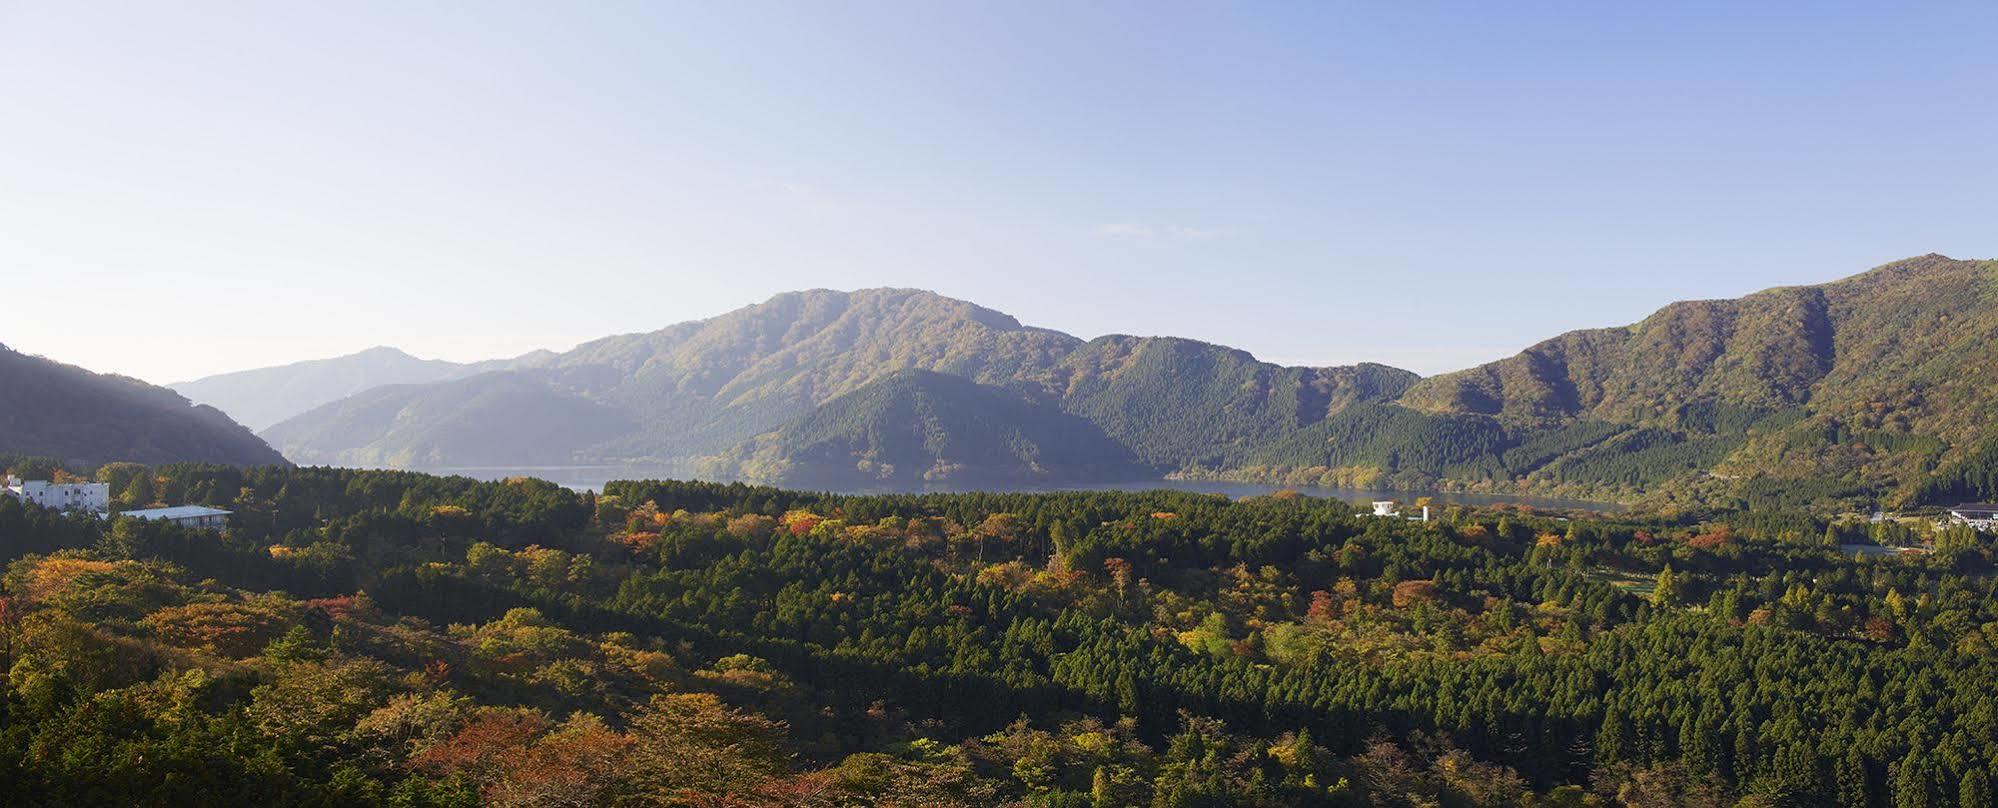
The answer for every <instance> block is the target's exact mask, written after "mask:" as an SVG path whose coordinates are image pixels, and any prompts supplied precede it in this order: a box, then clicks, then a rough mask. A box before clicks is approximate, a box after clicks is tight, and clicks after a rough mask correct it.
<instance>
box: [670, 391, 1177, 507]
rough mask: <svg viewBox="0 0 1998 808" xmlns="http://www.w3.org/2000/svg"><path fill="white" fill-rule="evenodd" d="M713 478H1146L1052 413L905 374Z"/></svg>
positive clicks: (1122, 452) (842, 483)
mask: <svg viewBox="0 0 1998 808" xmlns="http://www.w3.org/2000/svg"><path fill="white" fill-rule="evenodd" d="M708 471H709V473H710V474H712V475H713V476H717V477H721V478H724V479H728V478H741V479H747V480H751V481H756V482H776V483H787V484H792V485H800V486H808V487H821V486H823V487H831V488H865V487H867V486H869V485H878V484H884V483H889V484H897V485H901V486H912V485H922V484H925V483H934V482H950V483H953V484H956V485H963V486H976V485H995V486H1002V487H1004V486H1012V485H1021V484H1034V483H1040V484H1051V483H1061V482H1105V481H1115V480H1130V479H1143V478H1145V477H1146V476H1147V471H1146V470H1145V469H1144V468H1143V467H1142V466H1140V465H1139V464H1138V463H1136V462H1135V461H1134V460H1133V459H1132V457H1131V453H1130V451H1129V450H1128V449H1125V448H1124V447H1123V446H1121V445H1119V444H1118V443H1117V442H1116V441H1113V440H1111V439H1110V438H1109V437H1107V436H1105V435H1104V434H1103V431H1102V430H1101V429H1098V428H1097V427H1096V426H1095V425H1094V424H1091V423H1089V422H1088V421H1085V420H1083V419H1081V418H1078V417H1075V416H1073V415H1069V414H1068V413H1065V412H1062V411H1061V410H1060V409H1058V408H1056V407H1055V406H1053V405H1051V404H1046V403H1042V402H1037V401H1033V400H1030V399H1028V398H1027V397H1025V396H1023V395H1021V394H1020V393H1017V392H1013V391H1008V390H1004V389H1001V388H996V387H990V386H986V385H981V384H978V383H977V382H973V381H971V380H969V379H964V378H960V377H956V376H948V375H944V374H941V373H933V372H930V371H926V370H905V371H901V372H898V373H895V374H893V375H890V376H888V377H886V378H883V379H880V380H878V381H874V382H870V383H868V384H866V385H864V386H862V387H861V388H859V389H857V390H854V391H853V392H850V393H846V394H843V395H840V396H838V397H836V398H834V399H833V400H831V401H828V402H826V403H825V404H822V405H820V406H818V407H817V408H815V409H813V410H812V411H811V412H810V413H807V414H805V415H804V416H801V417H800V418H798V419H797V420H795V421H793V422H792V423H790V424H788V425H786V426H785V427H784V428H782V429H779V430H777V431H775V432H772V433H770V434H768V435H765V436H762V437H760V438H757V439H756V440H753V441H751V442H748V443H745V444H743V445H742V446H739V447H737V448H736V449H734V450H732V451H730V452H729V453H728V454H726V455H723V456H722V457H720V458H717V459H716V460H714V461H712V462H711V463H710V468H709V469H708Z"/></svg>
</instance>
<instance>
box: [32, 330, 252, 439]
mask: <svg viewBox="0 0 1998 808" xmlns="http://www.w3.org/2000/svg"><path fill="white" fill-rule="evenodd" d="M0 452H6V453H10V454H16V455H33V456H43V457H51V458H56V459H58V460H62V461H65V462H67V463H70V464H74V465H79V466H84V467H90V466H96V465H100V464H103V463H108V462H112V461H118V460H129V461H135V462H141V463H173V462H206V463H226V464H230V465H238V466H260V465H272V464H277V465H282V464H284V463H285V460H284V458H283V457H282V456H280V455H279V454H278V453H277V452H276V451H274V450H273V449H271V447H270V446H268V445H266V444H265V443H264V442H263V441H262V440H260V439H258V438H257V436H256V435H254V434H252V433H251V432H250V430H248V429H245V428H244V427H242V426H241V425H239V424H237V423H235V422H234V421H231V420H229V417H228V416H227V415H224V414H222V412H221V411H219V410H217V409H215V408H214V407H208V406H202V405H193V404H190V403H189V402H188V400H187V399H185V398H182V397H181V396H180V395H178V394H176V393H174V392H173V391H172V390H167V389H165V388H160V387H154V386H152V385H149V384H146V383H145V382H141V381H139V380H137V379H131V378H127V377H124V376H115V375H110V374H99V373H92V372H90V371H88V370H85V369H83V368H80V367H76V366H74V365H65V364H61V363H59V362H55V361H51V360H48V359H44V358H42V357H39V356H29V355H26V354H22V353H18V352H16V351H13V350H11V349H9V348H7V347H6V346H4V345H0Z"/></svg>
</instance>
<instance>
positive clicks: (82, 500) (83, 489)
mask: <svg viewBox="0 0 1998 808" xmlns="http://www.w3.org/2000/svg"><path fill="white" fill-rule="evenodd" d="M7 493H8V494H11V495H13V497H14V498H15V499H19V500H21V501H23V502H31V503H34V504H36V505H40V506H42V507H44V508H54V509H56V510H59V511H89V512H91V513H103V512H105V511H107V510H109V509H110V508H111V486H110V485H108V484H105V483H52V482H49V481H47V480H21V479H17V478H14V477H8V478H7Z"/></svg>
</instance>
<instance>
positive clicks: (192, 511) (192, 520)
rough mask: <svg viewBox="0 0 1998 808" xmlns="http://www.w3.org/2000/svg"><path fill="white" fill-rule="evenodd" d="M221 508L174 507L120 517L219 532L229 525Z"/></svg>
mask: <svg viewBox="0 0 1998 808" xmlns="http://www.w3.org/2000/svg"><path fill="white" fill-rule="evenodd" d="M231 513H234V511H225V510H222V509H221V508H208V507H203V506H201V505H176V506H174V507H171V508H147V509H145V510H142V511H126V512H124V513H123V514H120V515H121V516H129V517H132V518H133V519H145V520H148V521H155V520H164V521H168V522H172V523H174V524H176V525H180V526H181V527H191V528H198V529H201V530H221V529H222V528H224V527H227V526H228V525H229V514H231Z"/></svg>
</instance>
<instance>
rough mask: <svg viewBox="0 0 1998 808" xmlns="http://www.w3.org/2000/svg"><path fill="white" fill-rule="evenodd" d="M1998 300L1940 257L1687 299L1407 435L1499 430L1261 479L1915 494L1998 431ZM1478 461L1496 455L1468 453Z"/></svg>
mask: <svg viewBox="0 0 1998 808" xmlns="http://www.w3.org/2000/svg"><path fill="white" fill-rule="evenodd" d="M1994 302H1998V262H1992V261H1958V260H1953V259H1949V258H1946V257H1943V256H1939V255H1928V256H1923V257H1920V258H1914V259H1909V260H1906V261H1899V262H1896V263H1893V264H1888V265H1886V266H1883V267H1879V268H1876V269H1874V270H1871V271H1869V272H1866V273H1863V274H1860V275H1856V276H1853V277H1850V278H1846V279H1844V280H1840V281H1835V282H1832V283H1827V284H1823V285H1819V286H1805V287H1791V288H1781V289H1771V290H1768V291H1765V292H1759V293H1756V294H1753V295H1749V296H1747V297H1743V298H1740V299H1737V300H1712V301H1694V302H1684V303H1674V304H1672V305H1670V306H1667V307H1665V308H1663V309H1661V310H1659V311H1658V312H1657V313H1656V314H1653V315H1652V316H1650V317H1648V318H1645V319H1644V320H1643V321H1642V322H1639V323H1637V324H1634V325H1631V326H1626V327H1622V328H1606V329H1595V330H1588V331H1576V332H1571V333H1568V334H1563V335H1561V336H1558V337H1555V338H1553V339H1550V340H1548V341H1546V342H1543V343H1540V344H1538V345H1535V346H1533V347H1531V348H1528V349H1526V350H1525V351H1523V352H1521V353H1520V354H1518V355H1516V356H1513V357H1510V358H1507V359H1503V360H1500V361H1498V362H1493V363H1491V364H1488V365H1483V366H1480V367H1476V368H1471V369H1469V370H1465V371H1461V372H1457V373H1452V374H1448V375H1444V376H1437V377H1433V378H1430V379H1425V380H1423V381H1421V382H1418V383H1416V384H1415V385H1414V386H1413V387H1411V388H1410V389H1409V390H1408V392H1407V393H1406V394H1405V395H1403V396H1402V397H1401V399H1400V401H1399V408H1398V409H1402V410H1406V411H1407V412H1406V413H1403V414H1397V415H1396V416H1395V422H1396V423H1397V424H1399V425H1398V426H1395V427H1392V429H1394V430H1397V431H1407V430H1438V429H1440V427H1439V426H1438V423H1439V422H1437V421H1436V420H1435V419H1438V418H1449V419H1457V420H1458V421H1459V422H1461V423H1462V424H1466V425H1468V424H1473V423H1477V424H1482V426H1480V427H1479V428H1478V429H1475V430H1470V431H1468V432H1466V433H1465V434H1463V435H1457V436H1454V437H1448V436H1445V435H1444V434H1443V433H1442V432H1438V436H1437V439H1438V440H1443V441H1446V442H1449V443H1450V444H1451V451H1443V452H1431V453H1429V454H1428V455H1426V456H1421V457H1419V458H1418V457H1412V456H1410V455H1407V454H1393V453H1382V452H1373V453H1371V454H1368V453H1364V452H1362V453H1358V454H1355V453H1354V452H1352V451H1349V450H1348V448H1347V447H1346V445H1345V444H1343V443H1339V442H1337V441H1334V442H1333V443H1331V444H1329V445H1322V446H1321V445H1315V444H1309V442H1308V441H1303V440H1302V439H1301V438H1300V439H1294V440H1292V441H1289V442H1287V443H1285V444H1283V445H1282V446H1279V447H1273V448H1272V450H1270V451H1269V452H1265V453H1264V455H1263V456H1262V457H1260V458H1259V459H1260V460H1261V461H1262V462H1263V464H1264V466H1265V467H1264V468H1260V469H1257V470H1256V471H1258V472H1259V473H1262V474H1264V475H1266V476H1283V475H1290V476H1309V475H1310V474H1313V473H1316V474H1320V475H1323V474H1327V473H1330V472H1334V471H1338V472H1340V473H1339V474H1333V475H1332V476H1335V477H1336V476H1341V475H1343V476H1347V477H1353V476H1367V475H1372V476H1374V477H1376V478H1380V479H1386V480H1390V481H1394V482H1401V483H1410V482H1416V481H1435V480H1443V481H1447V482H1454V483H1459V484H1467V485H1478V484H1493V483H1509V484H1524V485H1527V486H1531V487H1538V488H1554V489H1561V490H1566V491H1570V492H1593V493H1596V494H1615V495H1619V496H1627V497H1628V496H1638V495H1651V496H1656V497H1658V498H1661V499H1663V500H1668V501H1669V500H1674V499H1679V500H1698V501H1704V502H1717V501H1746V502H1754V503H1758V504H1785V505H1803V504H1811V503H1812V502H1814V501H1815V502H1818V503H1820V504H1830V503H1834V502H1837V501H1839V500H1842V499H1849V500H1855V501H1857V500H1869V499H1872V498H1874V497H1884V498H1886V499H1889V500H1902V499H1909V498H1917V497H1919V493H1918V491H1917V489H1918V488H1920V487H1921V485H1922V484H1923V481H1924V480H1925V479H1926V478H1927V477H1928V476H1929V475H1931V474H1934V473H1937V472H1939V471H1942V472H1947V471H1948V470H1950V469H1952V468H1955V467H1958V466H1961V465H1962V464H1964V463H1966V462H1974V461H1973V456H1974V455H1975V453H1976V450H1977V448H1978V447H1980V446H1982V445H1984V444H1985V443H1986V442H1988V441H1990V440H1992V439H1993V437H1994V436H1998V396H1994V395H1992V394H1991V391H1992V390H1993V389H1994V387H1993V385H1994V384H1995V383H1998V376H1994V373H1998V307H1994V305H1993V304H1994ZM1411 419H1414V420H1411ZM1463 419H1471V420H1468V421H1466V420H1463ZM1411 424H1414V425H1411ZM1495 434H1499V435H1502V437H1500V438H1497V439H1496V440H1497V449H1496V451H1494V450H1493V448H1492V447H1493V441H1494V438H1493V435H1495ZM1467 448H1476V449H1477V450H1478V451H1479V452H1480V454H1481V455H1482V456H1481V457H1479V458H1478V459H1477V460H1476V461H1467V460H1465V458H1464V457H1463V455H1464V451H1462V450H1464V449H1467ZM1975 489H1976V487H1975V486H1960V487H1959V490H1961V491H1971V492H1974V491H1975ZM1938 496H1940V495H1938Z"/></svg>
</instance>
